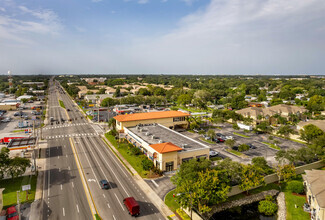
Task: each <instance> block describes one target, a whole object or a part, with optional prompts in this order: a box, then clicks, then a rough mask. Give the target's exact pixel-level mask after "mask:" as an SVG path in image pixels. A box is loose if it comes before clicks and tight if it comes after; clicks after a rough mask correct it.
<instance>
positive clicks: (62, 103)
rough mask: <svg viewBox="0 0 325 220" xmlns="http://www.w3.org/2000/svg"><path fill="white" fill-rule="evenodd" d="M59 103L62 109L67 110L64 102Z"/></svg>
mask: <svg viewBox="0 0 325 220" xmlns="http://www.w3.org/2000/svg"><path fill="white" fill-rule="evenodd" d="M59 103H60V106H61V107H62V108H65V105H64V102H63V101H62V100H59Z"/></svg>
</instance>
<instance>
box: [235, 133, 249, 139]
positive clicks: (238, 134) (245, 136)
mask: <svg viewBox="0 0 325 220" xmlns="http://www.w3.org/2000/svg"><path fill="white" fill-rule="evenodd" d="M233 134H234V135H237V136H240V137H244V138H250V136H247V135H244V134H240V133H237V132H234V133H233Z"/></svg>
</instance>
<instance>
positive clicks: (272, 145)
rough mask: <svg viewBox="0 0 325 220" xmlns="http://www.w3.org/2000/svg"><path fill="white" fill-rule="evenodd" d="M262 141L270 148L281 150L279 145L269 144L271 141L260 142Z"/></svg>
mask: <svg viewBox="0 0 325 220" xmlns="http://www.w3.org/2000/svg"><path fill="white" fill-rule="evenodd" d="M262 143H263V144H265V145H267V146H268V147H270V148H273V149H275V150H281V148H280V147H278V146H275V145H274V144H271V143H268V142H262Z"/></svg>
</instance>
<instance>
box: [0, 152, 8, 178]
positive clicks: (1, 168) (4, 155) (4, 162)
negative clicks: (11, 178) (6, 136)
mask: <svg viewBox="0 0 325 220" xmlns="http://www.w3.org/2000/svg"><path fill="white" fill-rule="evenodd" d="M9 164H10V158H9V149H8V148H6V147H3V148H1V151H0V180H2V179H3V178H4V176H5V175H6V174H7V172H8V169H9Z"/></svg>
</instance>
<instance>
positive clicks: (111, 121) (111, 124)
mask: <svg viewBox="0 0 325 220" xmlns="http://www.w3.org/2000/svg"><path fill="white" fill-rule="evenodd" d="M108 128H112V130H115V129H116V120H115V118H110V119H109V121H108Z"/></svg>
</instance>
